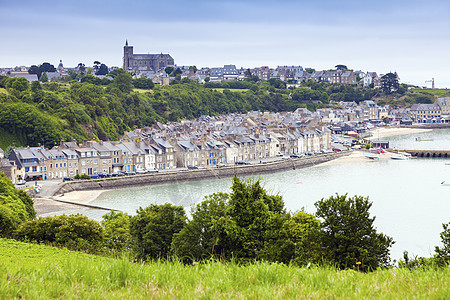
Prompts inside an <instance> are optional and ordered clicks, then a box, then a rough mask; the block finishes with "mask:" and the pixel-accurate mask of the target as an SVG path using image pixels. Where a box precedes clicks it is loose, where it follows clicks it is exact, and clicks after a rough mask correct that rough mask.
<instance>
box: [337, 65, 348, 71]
mask: <svg viewBox="0 0 450 300" xmlns="http://www.w3.org/2000/svg"><path fill="white" fill-rule="evenodd" d="M335 68H336V70H348V68H347V66H346V65H337V66H335Z"/></svg>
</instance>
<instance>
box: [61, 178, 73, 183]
mask: <svg viewBox="0 0 450 300" xmlns="http://www.w3.org/2000/svg"><path fill="white" fill-rule="evenodd" d="M72 180H73V178H71V177H63V178H62V181H63V182H66V181H72Z"/></svg>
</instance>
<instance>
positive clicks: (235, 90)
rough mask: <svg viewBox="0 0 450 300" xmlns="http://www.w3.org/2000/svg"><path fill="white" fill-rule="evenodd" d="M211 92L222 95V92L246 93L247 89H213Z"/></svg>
mask: <svg viewBox="0 0 450 300" xmlns="http://www.w3.org/2000/svg"><path fill="white" fill-rule="evenodd" d="M212 90H213V91H216V92H222V93H223V91H224V90H230V91H231V92H246V91H248V89H222V88H215V89H212Z"/></svg>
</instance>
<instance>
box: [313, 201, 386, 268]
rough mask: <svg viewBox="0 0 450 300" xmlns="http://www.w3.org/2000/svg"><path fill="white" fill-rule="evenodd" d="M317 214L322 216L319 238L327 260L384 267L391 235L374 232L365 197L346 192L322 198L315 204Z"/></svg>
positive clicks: (352, 265) (342, 265) (344, 265)
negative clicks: (351, 195)
mask: <svg viewBox="0 0 450 300" xmlns="http://www.w3.org/2000/svg"><path fill="white" fill-rule="evenodd" d="M315 206H316V209H317V212H316V216H317V217H319V218H322V219H323V222H322V224H321V231H322V233H321V240H322V243H323V245H324V246H325V247H326V248H327V252H328V257H329V259H330V260H331V261H332V262H334V263H336V265H337V266H338V267H339V268H341V269H348V268H355V266H356V265H357V263H358V264H360V265H359V268H358V269H359V270H362V271H369V270H375V269H377V268H379V267H387V266H388V265H389V263H390V258H389V248H390V247H391V246H392V244H393V243H394V242H393V240H392V238H391V237H388V236H386V235H384V234H382V233H377V231H376V229H375V227H374V225H373V223H374V221H375V217H373V218H371V217H370V214H369V209H370V208H371V206H372V202H370V201H369V199H368V198H367V197H362V196H354V197H352V198H349V197H347V194H345V195H338V194H336V195H335V196H331V197H330V198H328V199H325V198H322V199H321V200H320V201H318V202H316V203H315Z"/></svg>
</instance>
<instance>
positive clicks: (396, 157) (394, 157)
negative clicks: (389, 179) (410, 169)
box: [391, 154, 409, 160]
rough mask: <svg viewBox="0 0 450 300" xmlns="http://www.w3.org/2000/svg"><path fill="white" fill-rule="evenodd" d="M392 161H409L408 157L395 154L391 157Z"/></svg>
mask: <svg viewBox="0 0 450 300" xmlns="http://www.w3.org/2000/svg"><path fill="white" fill-rule="evenodd" d="M391 159H396V160H407V159H409V157H408V156H406V155H402V154H395V155H392V156H391Z"/></svg>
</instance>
